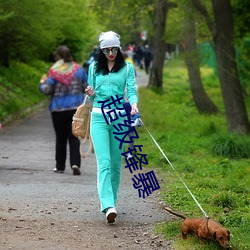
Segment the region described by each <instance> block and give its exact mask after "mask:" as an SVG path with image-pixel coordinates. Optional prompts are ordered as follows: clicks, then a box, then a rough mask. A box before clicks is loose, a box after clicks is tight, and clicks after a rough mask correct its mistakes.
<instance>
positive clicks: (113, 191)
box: [90, 112, 125, 212]
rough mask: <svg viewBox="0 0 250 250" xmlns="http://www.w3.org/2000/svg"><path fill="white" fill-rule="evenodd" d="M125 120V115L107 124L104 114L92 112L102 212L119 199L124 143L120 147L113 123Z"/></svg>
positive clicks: (92, 136)
mask: <svg viewBox="0 0 250 250" xmlns="http://www.w3.org/2000/svg"><path fill="white" fill-rule="evenodd" d="M106 117H108V116H106ZM124 120H125V117H119V119H118V120H116V121H113V122H112V123H110V124H109V125H107V123H106V121H105V118H104V116H103V114H100V113H95V112H92V113H91V125H90V134H91V138H92V141H93V145H94V150H95V155H96V160H97V190H98V194H99V198H100V202H101V211H102V212H104V211H105V209H106V208H109V207H115V204H116V201H117V199H118V190H119V186H120V181H121V168H122V155H121V153H122V152H123V150H124V143H123V146H122V148H121V149H119V145H120V141H119V140H117V139H115V138H114V137H115V135H114V134H113V132H114V131H115V132H117V131H116V130H115V129H114V128H113V125H115V124H118V123H122V124H124ZM116 136H117V135H116ZM121 137H122V136H121Z"/></svg>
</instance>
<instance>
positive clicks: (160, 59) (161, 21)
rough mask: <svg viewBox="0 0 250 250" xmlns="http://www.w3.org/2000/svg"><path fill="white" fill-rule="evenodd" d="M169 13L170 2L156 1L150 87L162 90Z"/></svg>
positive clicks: (164, 0)
mask: <svg viewBox="0 0 250 250" xmlns="http://www.w3.org/2000/svg"><path fill="white" fill-rule="evenodd" d="M167 12H168V1H167V0H157V1H156V16H155V37H154V45H153V62H152V67H151V69H150V74H149V83H148V87H149V88H151V87H157V88H160V89H162V88H163V84H162V76H163V66H164V60H165V53H166V43H165V41H164V34H165V28H166V19H167Z"/></svg>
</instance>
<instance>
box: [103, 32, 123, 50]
mask: <svg viewBox="0 0 250 250" xmlns="http://www.w3.org/2000/svg"><path fill="white" fill-rule="evenodd" d="M99 42H100V49H104V48H109V47H110V48H111V47H119V48H121V47H120V46H121V43H120V36H119V35H118V34H116V33H115V32H113V31H107V32H103V33H101V34H100V36H99Z"/></svg>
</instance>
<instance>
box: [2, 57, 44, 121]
mask: <svg viewBox="0 0 250 250" xmlns="http://www.w3.org/2000/svg"><path fill="white" fill-rule="evenodd" d="M48 67H49V65H47V64H45V63H44V62H41V61H34V62H33V63H32V66H28V65H27V64H24V63H20V62H14V61H13V62H12V63H11V64H10V68H9V69H8V70H7V69H6V68H4V67H0V76H1V77H0V121H1V122H3V121H4V120H5V119H6V118H8V116H10V115H14V116H17V117H18V116H19V115H20V113H21V111H23V110H25V109H28V108H30V107H33V106H34V105H35V104H38V103H40V102H41V101H42V100H44V99H45V97H44V96H43V95H42V94H41V93H40V92H39V90H38V83H39V80H40V78H41V76H42V74H43V73H44V72H47V70H48Z"/></svg>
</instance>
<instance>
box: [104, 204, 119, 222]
mask: <svg viewBox="0 0 250 250" xmlns="http://www.w3.org/2000/svg"><path fill="white" fill-rule="evenodd" d="M116 216H117V212H116V209H115V208H113V207H110V208H108V209H107V211H106V218H107V220H108V223H114V222H115V218H116Z"/></svg>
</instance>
